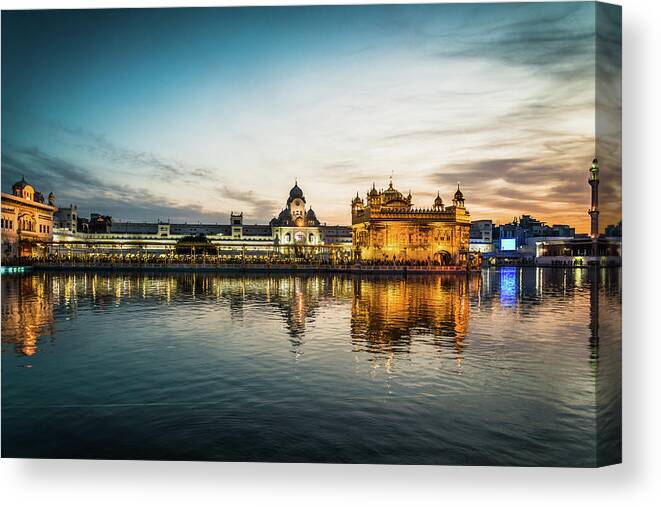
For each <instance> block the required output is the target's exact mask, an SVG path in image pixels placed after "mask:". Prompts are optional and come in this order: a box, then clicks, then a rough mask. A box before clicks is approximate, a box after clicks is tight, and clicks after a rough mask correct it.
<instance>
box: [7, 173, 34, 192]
mask: <svg viewBox="0 0 661 507" xmlns="http://www.w3.org/2000/svg"><path fill="white" fill-rule="evenodd" d="M28 186H32V185H30V184H29V183H28V182H27V181H25V176H23V177H21V179H20V180H19V181H17V182H16V183H14V184H13V185H12V187H11V188H12V189H13V190H22V189H24V188H25V187H28Z"/></svg>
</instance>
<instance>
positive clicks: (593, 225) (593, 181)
mask: <svg viewBox="0 0 661 507" xmlns="http://www.w3.org/2000/svg"><path fill="white" fill-rule="evenodd" d="M588 183H590V187H591V188H592V205H591V206H590V211H588V214H589V215H590V237H591V238H592V255H593V256H596V255H597V238H598V237H599V162H597V159H596V158H595V159H594V160H593V161H592V167H590V179H589V180H588Z"/></svg>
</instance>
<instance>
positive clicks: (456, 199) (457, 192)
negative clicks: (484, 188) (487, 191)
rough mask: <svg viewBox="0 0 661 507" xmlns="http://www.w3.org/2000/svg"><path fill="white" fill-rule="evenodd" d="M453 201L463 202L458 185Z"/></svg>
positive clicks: (462, 195)
mask: <svg viewBox="0 0 661 507" xmlns="http://www.w3.org/2000/svg"><path fill="white" fill-rule="evenodd" d="M454 200H455V201H463V200H464V194H462V193H461V190H459V183H457V191H456V192H455V193H454Z"/></svg>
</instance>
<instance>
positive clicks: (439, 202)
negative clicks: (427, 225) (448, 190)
mask: <svg viewBox="0 0 661 507" xmlns="http://www.w3.org/2000/svg"><path fill="white" fill-rule="evenodd" d="M434 206H435V207H437V208H440V207H441V206H443V199H441V192H440V191H439V192H436V199H434Z"/></svg>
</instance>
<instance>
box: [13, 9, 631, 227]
mask: <svg viewBox="0 0 661 507" xmlns="http://www.w3.org/2000/svg"><path fill="white" fill-rule="evenodd" d="M596 9H597V7H595V4H594V3H590V2H586V3H564V4H563V3H544V4H525V3H524V4H491V5H488V4H465V5H459V4H446V5H405V6H397V5H394V6H344V7H342V6H340V7H274V8H263V7H262V8H216V9H213V8H212V9H133V10H126V9H119V10H87V11H75V10H74V11H15V12H7V11H5V12H3V13H2V188H3V191H7V190H8V189H9V187H10V186H11V184H12V183H13V181H15V180H16V179H18V178H20V176H21V175H22V174H25V176H26V179H28V180H29V181H31V182H32V183H33V184H34V185H35V186H36V187H37V188H38V189H41V190H43V191H45V192H49V191H51V190H52V191H54V192H55V194H56V196H57V199H58V202H59V203H60V204H63V205H64V204H68V203H70V202H72V203H76V204H78V206H79V209H81V211H83V212H84V213H88V212H90V211H99V212H103V213H110V214H112V215H113V216H114V217H115V218H116V219H123V220H155V219H159V218H160V219H171V220H173V221H189V222H191V221H198V220H200V221H212V222H227V220H228V215H229V212H230V211H231V210H234V211H244V214H245V215H246V216H247V219H248V221H249V222H264V221H266V220H268V219H270V218H271V216H273V215H274V214H276V213H277V212H278V211H279V209H280V208H282V206H283V205H284V201H285V199H286V197H287V193H288V191H289V188H290V187H291V186H292V184H293V181H294V179H295V178H298V180H299V183H300V185H301V187H302V188H303V190H304V191H305V193H306V197H307V199H308V203H309V204H310V205H311V206H312V207H313V208H314V209H315V211H316V212H317V215H318V216H319V218H320V219H321V220H322V221H326V222H328V223H348V222H349V221H350V216H349V211H350V207H349V203H350V199H351V198H352V196H354V195H355V193H356V192H357V191H359V192H360V193H361V194H362V193H364V192H365V191H366V190H367V189H368V188H369V187H371V184H372V181H376V184H377V186H385V185H387V180H388V177H389V176H390V175H391V174H394V181H395V184H396V186H398V187H399V188H400V190H403V191H408V190H409V189H410V190H411V191H412V193H413V197H414V199H413V201H414V204H415V205H418V206H421V207H424V206H429V205H431V202H432V201H433V197H434V196H435V195H436V192H437V190H440V192H441V195H442V196H443V197H444V198H445V200H448V201H449V200H450V199H451V195H452V192H453V189H454V188H455V187H456V182H457V181H461V182H462V186H463V188H464V193H465V195H466V197H467V206H468V207H469V209H470V210H471V212H472V214H473V216H474V217H475V218H493V219H495V220H498V221H503V220H508V219H511V218H512V217H513V216H515V215H518V214H520V213H528V212H529V213H533V214H534V215H536V216H538V217H539V218H542V219H545V220H548V221H549V222H553V223H571V224H572V225H575V226H576V227H578V228H579V229H580V230H587V228H588V217H587V214H586V210H587V206H588V204H589V193H588V187H587V182H586V176H587V168H588V166H589V163H590V161H591V159H592V157H593V156H594V153H595V151H598V152H599V153H598V154H599V156H600V159H601V160H602V167H603V171H602V172H603V179H604V183H602V187H601V188H602V203H604V204H603V206H602V207H604V211H603V212H602V224H604V225H605V224H606V223H612V222H614V221H617V220H619V218H620V203H619V201H620V178H621V162H620V161H621V148H620V143H619V135H620V129H619V122H618V115H619V114H620V109H621V104H620V92H619V82H620V72H621V70H620V66H619V64H618V63H617V59H618V58H619V45H620V34H619V25H618V23H619V18H618V17H617V15H619V12H615V14H616V15H613V12H611V11H610V10H607V9H606V8H600V9H604V10H603V11H600V12H597V10H596ZM596 20H599V30H598V31H599V34H597V33H596V32H597V30H596V26H597V21H596ZM596 54H600V55H601V57H600V58H601V59H600V61H601V62H603V65H601V66H599V65H596V63H597V62H596V61H595V59H596V56H595V55H596ZM613 61H615V62H616V64H615V65H613V64H612V62H613ZM596 77H599V79H600V82H601V83H602V86H603V87H604V88H603V89H604V90H606V88H608V90H613V89H615V92H614V93H602V95H601V96H600V97H597V90H598V87H596V86H595V78H596ZM595 117H597V120H595ZM595 121H596V123H597V126H596V127H595ZM597 137H599V140H600V144H599V146H598V147H597V148H595V139H596V138H597ZM602 152H603V153H602Z"/></svg>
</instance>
